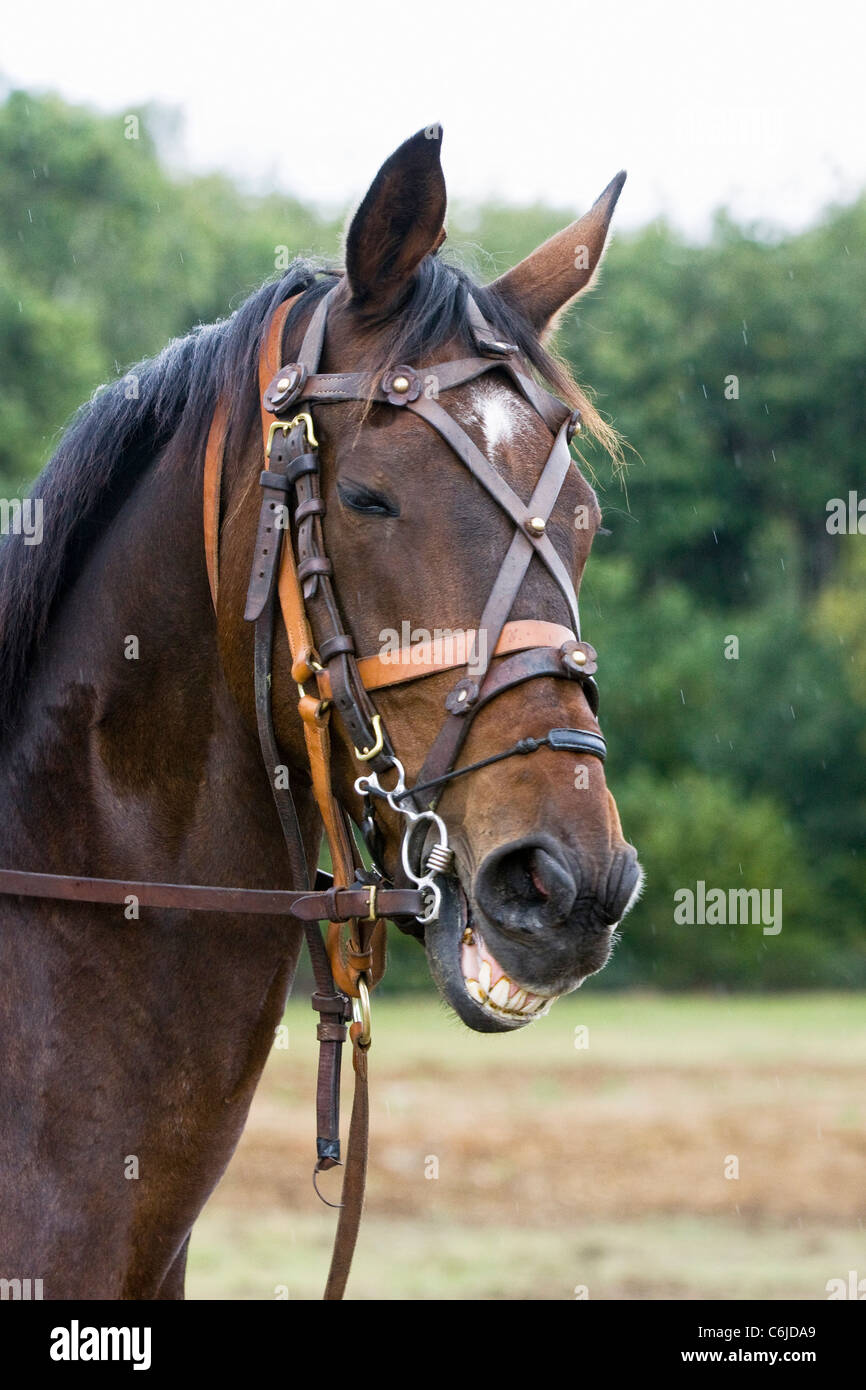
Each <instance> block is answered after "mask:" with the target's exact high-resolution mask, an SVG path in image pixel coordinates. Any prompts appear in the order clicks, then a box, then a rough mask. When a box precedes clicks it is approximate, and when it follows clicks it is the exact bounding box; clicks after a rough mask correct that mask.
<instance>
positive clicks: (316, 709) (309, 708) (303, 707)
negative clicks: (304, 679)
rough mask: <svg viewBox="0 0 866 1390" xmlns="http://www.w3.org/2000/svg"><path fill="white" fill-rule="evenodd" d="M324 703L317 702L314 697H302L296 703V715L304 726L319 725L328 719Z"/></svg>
mask: <svg viewBox="0 0 866 1390" xmlns="http://www.w3.org/2000/svg"><path fill="white" fill-rule="evenodd" d="M324 705H325V701H324V700H317V699H316V696H315V695H302V696H301V698H300V700H299V701H298V713H299V715H300V716H301V718H302V719H303V721H304V723H305V724H321V723H322V722H323V721H324V720H325V719H327V717H328V712H327V709H325V708H324Z"/></svg>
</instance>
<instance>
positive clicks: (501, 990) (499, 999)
mask: <svg viewBox="0 0 866 1390" xmlns="http://www.w3.org/2000/svg"><path fill="white" fill-rule="evenodd" d="M510 987H511V981H510V980H508V979H506V977H505V976H504V975H503V976H502V979H501V980H497V981H496V984H495V985H494V986H493V988H492V990H491V991H490V1002H491V1004H495V1005H496V1006H497V1008H500V1009H504V1008H505V1005H506V1004H507V1003H508V991H509V989H510Z"/></svg>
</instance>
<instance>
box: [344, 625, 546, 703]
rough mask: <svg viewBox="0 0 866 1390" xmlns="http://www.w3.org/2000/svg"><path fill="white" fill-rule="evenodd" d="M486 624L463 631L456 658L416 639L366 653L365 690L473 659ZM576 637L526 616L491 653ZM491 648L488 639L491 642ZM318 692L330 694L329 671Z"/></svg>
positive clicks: (361, 667) (362, 666) (360, 669)
mask: <svg viewBox="0 0 866 1390" xmlns="http://www.w3.org/2000/svg"><path fill="white" fill-rule="evenodd" d="M484 631H485V628H484V624H483V623H482V625H481V627H480V628H479V629H474V628H473V629H470V630H469V631H468V632H466V633H465V634H464V641H463V646H464V648H465V651H464V654H463V655H462V656H461V657H460V658H458V659H457V660H454V661H452V660H450V659H447V658H445V657H443V656H441V655H439V656H437V654H436V653H437V647H438V646H441V643H437V642H436V641H435V640H433V641H430V642H416V643H415V644H414V645H413V646H410V647H401V648H400V650H399V651H398V652H395V653H393V655H390V654H389V655H388V656H380V655H379V654H378V653H375V654H374V655H372V656H363V657H361V659H360V660H359V661H358V673H359V675H360V677H361V680H362V682H363V684H364V689H365V690H383V689H385V688H386V687H388V686H391V685H404V684H405V683H406V682H407V681H417V680H421V679H422V678H423V677H425V676H434V675H436V674H437V673H438V672H439V671H453V670H455V669H457V668H458V667H462V666H465V665H466V664H467V662H469V661H473V664H474V658H475V656H476V654H477V653H478V652H479V632H484ZM573 638H574V633H573V632H572V630H571V628H570V627H564V626H563V625H562V624H561V623H545V622H539V621H537V620H536V619H528V618H523V619H521V620H520V621H519V622H513V623H506V624H505V626H504V627H503V629H502V632H501V634H500V637H499V641H498V642H497V643H496V647H495V648H494V651H493V653H492V655H493V656H494V657H497V656H506V655H508V653H510V652H522V651H526V650H528V649H529V648H530V647H553V646H562V644H563V643H564V642H568V641H569V640H572V639H573ZM488 649H489V643H488ZM316 682H317V684H318V687H319V694H320V695H321V696H322V699H323V700H329V699H330V698H331V678H330V676H329V675H328V672H327V671H319V672H318V673H317V675H316Z"/></svg>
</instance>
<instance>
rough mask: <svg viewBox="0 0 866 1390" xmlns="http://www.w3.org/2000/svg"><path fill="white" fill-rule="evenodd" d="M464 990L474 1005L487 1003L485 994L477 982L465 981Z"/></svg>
mask: <svg viewBox="0 0 866 1390" xmlns="http://www.w3.org/2000/svg"><path fill="white" fill-rule="evenodd" d="M466 988H467V990H468V991H469V994H470V995H471V997H472V998H473V999H474V1000H475V1002H476V1004H486V1003H487V992H486V990H483V989H482V988H481V986H480V984H479V983H478V981H477V980H467V981H466Z"/></svg>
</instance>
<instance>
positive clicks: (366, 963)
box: [346, 941, 373, 975]
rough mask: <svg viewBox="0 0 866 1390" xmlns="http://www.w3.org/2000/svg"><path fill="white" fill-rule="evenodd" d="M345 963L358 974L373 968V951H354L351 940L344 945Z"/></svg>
mask: <svg viewBox="0 0 866 1390" xmlns="http://www.w3.org/2000/svg"><path fill="white" fill-rule="evenodd" d="M346 964H347V965H348V967H349V969H350V970H357V972H358V974H359V975H363V974H364V973H365V971H367V970H372V969H373V951H372V949H370V950H367V951H356V950H355V948H354V946H353V945H352V943H351V941H350V942H348V943H347V945H346Z"/></svg>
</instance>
